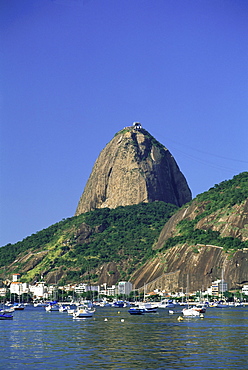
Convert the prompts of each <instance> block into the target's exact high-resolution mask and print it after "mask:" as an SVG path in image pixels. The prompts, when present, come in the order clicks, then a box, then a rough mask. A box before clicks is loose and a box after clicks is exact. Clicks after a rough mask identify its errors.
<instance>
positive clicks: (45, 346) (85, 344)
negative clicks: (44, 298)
mask: <svg viewBox="0 0 248 370" xmlns="http://www.w3.org/2000/svg"><path fill="white" fill-rule="evenodd" d="M105 318H107V319H108V321H105V320H104V319H105ZM122 319H124V322H123V320H122ZM0 330H1V340H0V369H20V370H22V369H35V370H36V369H42V370H44V369H111V370H118V369H128V370H133V369H140V370H145V369H153V370H158V369H166V370H169V369H248V307H236V308H230V307H229V308H225V309H218V308H208V310H207V312H206V314H205V315H204V318H203V319H200V318H190V319H184V320H183V321H181V322H179V321H177V316H176V315H169V314H168V311H167V310H165V309H160V310H159V311H158V313H156V314H148V315H142V316H131V315H130V314H129V313H128V312H127V308H122V309H118V308H97V311H96V313H95V316H94V318H88V319H80V320H73V319H72V317H71V316H69V315H67V313H60V312H46V311H45V310H44V309H43V308H33V307H26V308H25V310H24V311H19V312H18V311H16V312H15V313H14V319H13V320H12V321H0Z"/></svg>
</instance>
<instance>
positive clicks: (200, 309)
mask: <svg viewBox="0 0 248 370" xmlns="http://www.w3.org/2000/svg"><path fill="white" fill-rule="evenodd" d="M206 309H207V307H206V306H204V305H202V304H198V305H196V306H193V307H192V310H195V311H198V312H200V313H205V312H206Z"/></svg>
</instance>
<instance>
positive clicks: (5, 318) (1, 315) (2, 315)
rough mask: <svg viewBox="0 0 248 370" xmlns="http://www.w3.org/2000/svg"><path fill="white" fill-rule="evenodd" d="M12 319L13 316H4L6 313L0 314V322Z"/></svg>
mask: <svg viewBox="0 0 248 370" xmlns="http://www.w3.org/2000/svg"><path fill="white" fill-rule="evenodd" d="M12 319H13V315H10V314H6V313H3V314H0V320H12Z"/></svg>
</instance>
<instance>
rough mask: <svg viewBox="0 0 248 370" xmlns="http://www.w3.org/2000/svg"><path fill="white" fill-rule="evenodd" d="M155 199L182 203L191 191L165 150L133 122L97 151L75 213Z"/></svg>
mask: <svg viewBox="0 0 248 370" xmlns="http://www.w3.org/2000/svg"><path fill="white" fill-rule="evenodd" d="M159 200H161V201H164V202H166V203H171V204H175V205H177V206H182V205H183V204H185V203H186V202H189V201H190V200H191V191H190V189H189V187H188V184H187V181H186V179H185V177H184V175H183V174H182V173H181V171H180V169H179V167H178V165H177V163H176V161H175V159H174V158H173V156H172V155H171V153H170V152H169V150H168V149H166V148H165V147H164V146H163V145H162V144H160V143H159V142H158V141H157V140H155V139H154V137H153V136H151V135H150V134H149V133H148V132H147V131H146V130H144V129H142V128H141V127H140V126H137V125H136V126H131V127H127V128H125V129H123V130H121V131H119V132H118V133H117V134H116V135H115V137H114V138H113V139H112V140H111V141H110V142H109V143H108V144H107V146H106V147H105V148H104V149H103V150H102V151H101V153H100V155H99V157H98V158H97V160H96V162H95V165H94V167H93V170H92V173H91V175H90V177H89V179H88V182H87V184H86V186H85V189H84V192H83V194H82V196H81V198H80V200H79V203H78V207H77V210H76V215H79V214H81V213H84V212H87V211H91V210H93V209H96V208H106V207H107V208H116V207H118V206H126V205H133V204H138V203H141V202H144V203H148V202H154V201H159Z"/></svg>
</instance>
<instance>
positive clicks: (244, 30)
mask: <svg viewBox="0 0 248 370" xmlns="http://www.w3.org/2000/svg"><path fill="white" fill-rule="evenodd" d="M247 19H248V1H247V0H194V1H192V0H177V1H175V0H1V1H0V34H1V46H0V47H1V52H0V73H1V76H0V120H1V128H0V143H1V152H0V156H1V157H0V160H1V168H0V169H1V174H0V175H1V188H0V190H1V219H0V222H1V231H0V245H5V244H7V243H9V242H10V243H14V242H16V241H19V240H22V239H23V238H25V237H26V236H28V235H31V234H32V233H35V232H37V231H39V230H41V229H43V228H45V227H48V226H50V225H51V224H53V223H55V222H58V221H60V220H61V219H62V218H67V217H71V216H73V215H74V212H75V210H76V207H77V203H78V200H79V198H80V195H81V193H82V192H83V189H84V186H85V184H86V181H87V179H88V177H89V175H90V173H91V170H92V167H93V165H94V162H95V160H96V158H97V157H98V155H99V153H100V151H101V150H102V149H103V148H104V146H105V145H106V144H107V143H108V142H109V141H110V140H111V139H112V138H113V136H114V134H115V133H116V132H118V131H119V130H121V129H122V128H123V127H124V126H127V125H131V124H132V122H133V121H139V122H141V124H142V125H143V127H144V128H145V129H146V130H148V131H149V132H150V133H151V134H152V135H153V136H154V137H155V138H156V139H157V140H158V141H160V142H161V143H162V144H163V145H165V146H166V147H167V148H168V149H169V150H170V151H171V153H172V154H173V156H174V157H175V159H176V161H177V163H178V165H179V167H180V169H181V171H182V172H183V173H184V175H185V177H186V179H187V181H188V184H189V186H190V188H191V190H192V193H193V196H196V195H197V194H199V193H202V192H204V191H207V190H208V189H209V188H210V187H212V186H213V185H215V184H217V183H219V182H221V181H223V180H228V179H231V178H232V177H233V176H234V175H236V174H238V173H240V172H243V171H247V165H248V145H247V144H248V143H247V141H248V22H247Z"/></svg>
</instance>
